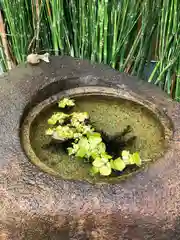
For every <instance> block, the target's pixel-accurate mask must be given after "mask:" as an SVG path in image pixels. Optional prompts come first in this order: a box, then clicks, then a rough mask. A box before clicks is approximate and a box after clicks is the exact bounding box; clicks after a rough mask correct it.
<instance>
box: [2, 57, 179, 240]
mask: <svg viewBox="0 0 180 240" xmlns="http://www.w3.org/2000/svg"><path fill="white" fill-rule="evenodd" d="M63 96H73V97H75V98H78V97H79V96H81V97H82V96H84V97H87V98H88V99H91V97H95V96H98V97H99V98H100V100H102V99H103V98H104V97H105V98H106V97H110V98H111V99H110V100H108V103H109V108H108V107H107V108H103V109H104V110H103V111H102V105H100V106H101V107H99V108H98V107H96V105H95V103H93V104H94V105H93V107H91V112H92V113H93V111H94V115H92V116H94V119H95V120H96V119H97V120H98V121H97V122H98V123H99V125H100V126H102V125H103V124H104V128H105V129H106V130H107V131H108V130H109V131H114V132H115V131H117V130H118V128H119V122H120V123H121V124H122V125H123V124H124V125H125V124H126V121H127V123H128V122H131V124H132V125H133V127H134V129H135V130H136V133H137V137H138V138H137V139H138V141H137V144H136V147H137V148H138V150H139V151H140V152H141V154H142V156H143V158H144V159H146V160H147V159H149V160H152V161H148V164H144V165H143V167H142V168H140V169H139V170H138V171H136V172H133V174H128V176H126V178H118V181H115V182H114V181H105V180H104V179H103V181H100V180H97V181H95V182H92V181H91V179H87V178H85V177H84V175H83V177H82V175H81V177H79V175H74V176H73V177H68V175H67V174H65V173H64V172H63V171H62V170H61V172H58V171H55V170H54V169H53V167H52V166H51V165H48V164H45V162H43V160H44V159H45V158H48V159H50V158H52V155H50V157H48V155H47V156H46V152H44V151H43V150H42V145H41V143H42V142H41V140H39V138H38V137H37V136H38V134H40V133H41V130H43V128H41V124H39V121H38V119H39V116H41V115H42V114H43V109H44V108H45V107H46V106H50V105H51V104H54V103H55V102H56V101H57V100H58V99H59V98H60V97H63ZM89 97H90V98H89ZM92 99H93V98H92ZM92 99H91V104H92V102H93V100H92ZM112 99H119V100H118V101H121V103H118V104H120V105H121V108H119V106H120V105H118V104H116V103H114V102H113V101H114V100H112ZM0 100H1V102H0V122H1V126H0V202H1V204H0V239H2V240H3V239H12V240H13V239H20V240H21V239H22V240H31V239H37V240H41V239H42V240H45V239H55V240H56V239H63V240H66V239H79V240H81V239H83V240H84V239H92V240H93V239H98V240H101V239H102V240H104V239H111V240H116V239H117V240H118V239H134V240H135V239H137V240H141V239H142V240H143V239H155V240H156V239H157V240H158V239H162V240H163V239H167V240H169V239H171V238H172V239H175V240H176V239H179V238H178V237H179V232H180V227H179V226H180V225H179V216H180V204H179V197H180V196H179V192H180V164H179V160H180V139H179V136H180V105H179V104H178V103H175V102H173V101H172V100H171V99H169V98H168V97H167V96H166V94H164V93H163V92H161V91H160V90H159V89H158V88H156V87H155V86H153V85H151V84H148V83H146V82H143V81H140V80H137V79H136V78H133V77H130V76H127V75H125V74H122V73H119V72H117V71H115V70H113V69H111V68H109V67H107V66H104V65H92V64H90V63H89V62H88V61H82V60H78V59H73V58H70V57H52V58H51V62H50V63H49V64H46V63H41V64H39V65H37V66H34V67H32V66H29V65H26V66H24V65H22V66H19V67H17V68H16V69H14V70H13V71H11V72H9V73H8V74H7V75H6V76H4V77H2V78H1V79H0ZM79 102H80V106H81V107H82V106H83V104H85V102H86V99H85V98H84V99H81V101H79ZM82 103H83V104H82ZM98 104H100V103H98ZM98 106H99V105H98ZM115 109H116V110H115ZM129 109H131V111H132V113H131V114H129V115H128V114H127V113H128V112H129V111H130V110H129ZM118 111H119V113H118ZM107 112H108V113H109V115H107ZM113 112H114V115H113ZM121 112H124V114H125V115H123V116H126V117H122V116H120V115H121V114H120V113H121ZM105 113H106V114H105ZM98 114H99V115H98ZM104 114H105V115H104ZM118 114H119V115H118ZM115 115H117V117H116V118H115V117H114V118H113V117H112V116H115ZM108 116H111V117H112V118H111V119H110V121H108V120H107V119H108ZM135 120H136V121H135ZM137 120H138V121H137ZM137 122H138V123H137ZM121 124H120V125H121ZM141 128H142V129H143V131H141ZM36 133H37V134H36ZM32 136H33V137H32ZM56 169H57V168H56ZM78 171H79V169H77V172H78Z"/></svg>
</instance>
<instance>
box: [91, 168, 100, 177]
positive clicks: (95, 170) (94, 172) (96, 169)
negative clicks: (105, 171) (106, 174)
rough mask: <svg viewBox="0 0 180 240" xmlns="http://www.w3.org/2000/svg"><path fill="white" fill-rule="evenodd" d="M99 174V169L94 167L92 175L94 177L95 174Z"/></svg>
mask: <svg viewBox="0 0 180 240" xmlns="http://www.w3.org/2000/svg"><path fill="white" fill-rule="evenodd" d="M97 173H99V168H97V167H95V166H92V168H91V174H92V175H93V176H94V175H95V174H97Z"/></svg>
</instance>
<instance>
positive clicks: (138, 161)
mask: <svg viewBox="0 0 180 240" xmlns="http://www.w3.org/2000/svg"><path fill="white" fill-rule="evenodd" d="M131 161H132V164H136V165H137V166H141V164H142V161H141V158H140V156H139V153H138V152H135V153H133V154H132V156H131Z"/></svg>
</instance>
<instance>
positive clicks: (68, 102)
mask: <svg viewBox="0 0 180 240" xmlns="http://www.w3.org/2000/svg"><path fill="white" fill-rule="evenodd" d="M66 106H67V107H73V106H75V103H74V100H72V99H69V98H63V99H62V100H60V101H59V103H58V107H59V108H65V107H66Z"/></svg>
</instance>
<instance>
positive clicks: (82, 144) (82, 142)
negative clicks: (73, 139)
mask: <svg viewBox="0 0 180 240" xmlns="http://www.w3.org/2000/svg"><path fill="white" fill-rule="evenodd" d="M78 145H79V148H81V147H82V148H85V149H86V150H87V151H89V148H90V146H89V142H88V140H87V138H86V137H82V138H81V139H80V140H79V142H78Z"/></svg>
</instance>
